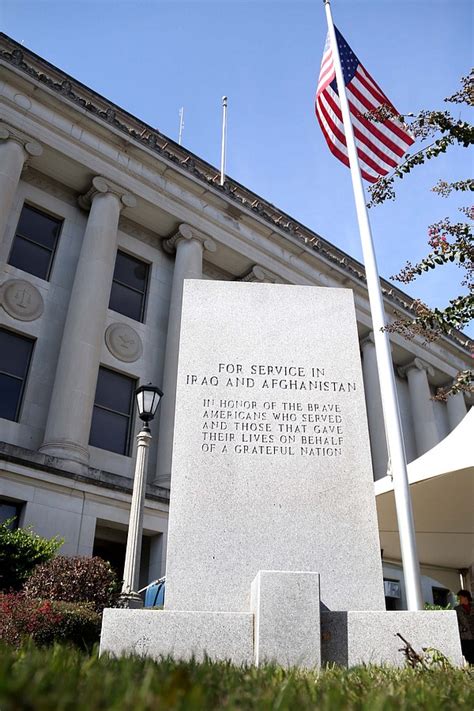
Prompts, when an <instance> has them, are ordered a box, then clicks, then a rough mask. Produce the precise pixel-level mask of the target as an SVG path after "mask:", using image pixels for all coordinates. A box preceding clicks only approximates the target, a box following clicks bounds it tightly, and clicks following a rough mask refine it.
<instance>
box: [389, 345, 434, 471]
mask: <svg viewBox="0 0 474 711" xmlns="http://www.w3.org/2000/svg"><path fill="white" fill-rule="evenodd" d="M398 372H399V374H400V375H401V376H402V377H403V376H405V375H406V377H407V380H408V391H409V394H410V405H411V414H412V419H413V429H414V431H415V441H416V450H417V455H418V456H419V457H420V456H421V455H422V454H424V453H425V452H427V451H428V450H429V449H432V447H434V446H435V445H436V444H438V442H439V436H438V428H437V426H436V420H435V412H434V405H433V401H432V399H431V391H430V386H429V382H428V375H430V376H431V377H433V375H434V369H433V367H432V366H431V365H429V364H428V363H425V361H423V360H421V358H415V359H414V360H413V361H412V362H411V363H408V365H405V366H403V367H401V368H399V369H398Z"/></svg>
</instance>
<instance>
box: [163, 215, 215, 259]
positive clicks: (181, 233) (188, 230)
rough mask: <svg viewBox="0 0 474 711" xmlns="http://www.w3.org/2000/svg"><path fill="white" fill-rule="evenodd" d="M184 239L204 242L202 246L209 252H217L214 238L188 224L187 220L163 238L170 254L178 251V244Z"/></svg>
mask: <svg viewBox="0 0 474 711" xmlns="http://www.w3.org/2000/svg"><path fill="white" fill-rule="evenodd" d="M183 240H186V241H188V242H191V241H192V240H195V241H196V242H200V243H201V244H202V248H203V249H204V250H206V251H207V252H215V251H216V249H217V246H216V243H215V242H214V240H212V239H211V238H210V237H207V236H206V235H204V234H202V233H201V232H199V231H198V230H196V229H195V228H194V227H191V226H190V225H187V224H186V223H185V222H182V223H181V224H180V225H179V227H178V229H177V230H176V232H175V233H174V234H172V235H171V236H170V237H168V238H167V239H164V240H163V242H162V245H163V249H164V250H165V252H167V253H168V254H174V253H175V252H176V249H177V246H178V244H179V243H180V242H182V241H183Z"/></svg>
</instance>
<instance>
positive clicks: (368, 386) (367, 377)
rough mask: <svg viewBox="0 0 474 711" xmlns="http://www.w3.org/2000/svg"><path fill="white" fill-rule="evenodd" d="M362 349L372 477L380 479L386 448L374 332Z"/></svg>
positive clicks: (363, 343) (384, 471)
mask: <svg viewBox="0 0 474 711" xmlns="http://www.w3.org/2000/svg"><path fill="white" fill-rule="evenodd" d="M360 347H361V350H362V373H363V376H364V388H365V403H366V406H367V419H368V421H369V434H370V448H371V451H372V467H373V470H374V479H375V480H377V479H381V478H382V477H383V476H385V475H386V474H387V464H388V450H387V438H386V435H385V427H384V419H383V409H382V397H381V395H380V383H379V375H378V371H377V358H376V355H375V342H374V334H373V333H372V332H370V333H369V335H368V336H366V337H365V338H364V339H363V340H362V341H361V343H360Z"/></svg>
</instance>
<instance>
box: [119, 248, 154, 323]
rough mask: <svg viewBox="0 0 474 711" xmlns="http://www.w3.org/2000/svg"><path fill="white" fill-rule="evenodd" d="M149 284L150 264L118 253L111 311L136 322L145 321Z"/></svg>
mask: <svg viewBox="0 0 474 711" xmlns="http://www.w3.org/2000/svg"><path fill="white" fill-rule="evenodd" d="M147 282H148V264H145V262H141V261H140V260H139V259H135V257H131V256H130V255H129V254H125V253H124V252H117V259H116V260H115V271H114V280H113V282H112V291H111V292H110V303H109V309H112V310H113V311H118V313H119V314H123V315H124V316H129V317H130V318H133V319H135V321H143V315H144V312H145V296H146V287H147Z"/></svg>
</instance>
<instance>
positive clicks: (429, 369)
mask: <svg viewBox="0 0 474 711" xmlns="http://www.w3.org/2000/svg"><path fill="white" fill-rule="evenodd" d="M410 370H424V371H426V373H427V375H431V377H433V376H434V374H435V371H434V368H433V366H432V365H430V364H429V363H427V362H426V361H424V360H422V359H421V358H414V359H413V360H412V361H411V362H410V363H407V364H406V365H402V366H400V367H399V368H398V374H399V375H400V376H401V377H402V378H404V377H405V376H406V375H407V374H408V373H409V372H410Z"/></svg>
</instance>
